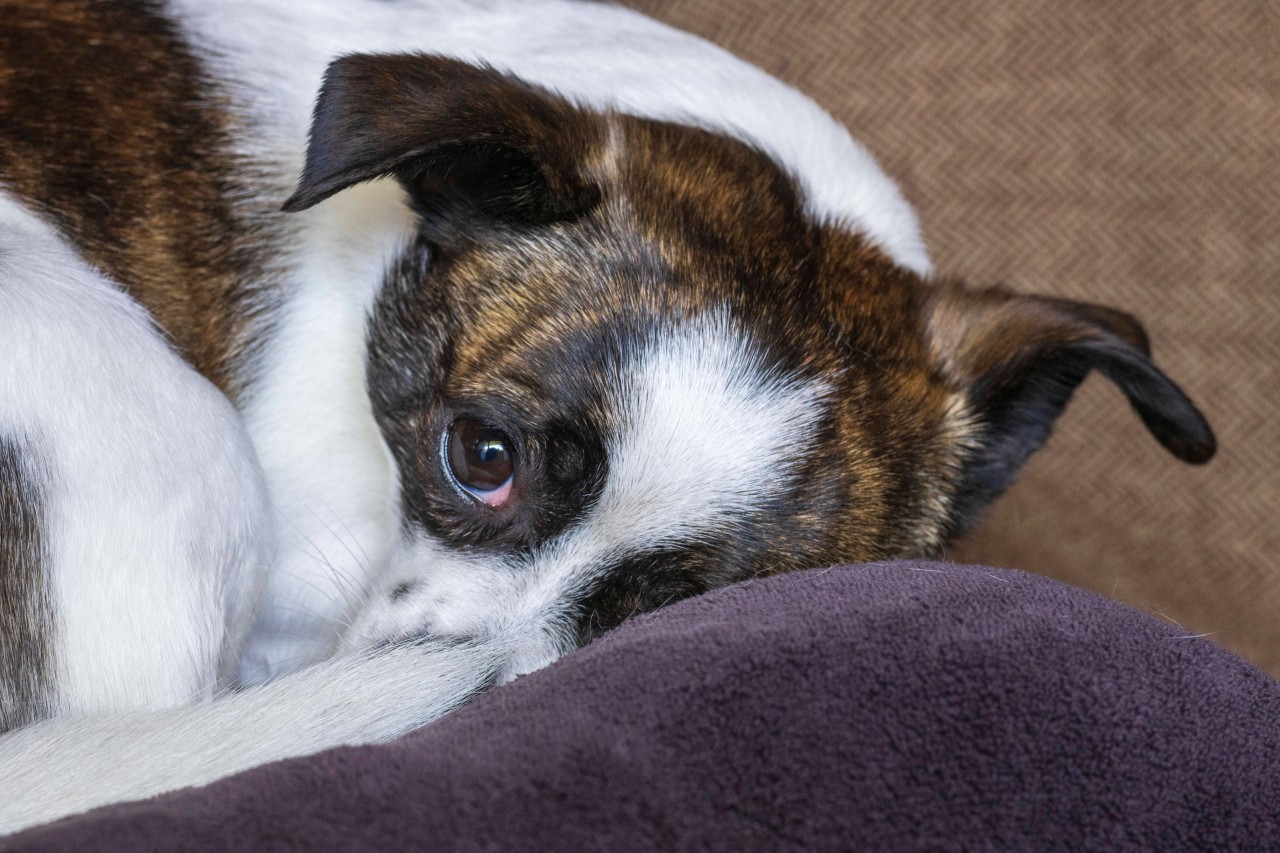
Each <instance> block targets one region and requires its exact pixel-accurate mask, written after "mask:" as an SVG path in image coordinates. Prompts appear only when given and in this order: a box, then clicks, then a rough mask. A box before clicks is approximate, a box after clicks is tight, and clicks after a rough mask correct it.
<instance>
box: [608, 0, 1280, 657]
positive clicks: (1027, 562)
mask: <svg viewBox="0 0 1280 853" xmlns="http://www.w3.org/2000/svg"><path fill="white" fill-rule="evenodd" d="M629 5H632V6H634V7H636V8H638V9H640V10H642V11H644V12H647V13H649V14H651V15H654V16H655V17H658V18H661V19H663V20H666V21H667V22H669V23H671V24H674V25H676V26H678V27H681V28H683V29H687V30H690V31H692V32H695V33H697V34H699V35H702V36H704V37H706V38H709V39H711V40H713V41H715V42H718V43H719V44H721V45H723V46H724V47H726V48H728V49H729V50H731V51H733V52H734V53H737V54H739V55H740V56H743V57H745V58H747V59H749V60H751V61H752V62H754V63H756V64H758V65H760V66H762V67H763V68H765V69H766V70H768V71H770V72H771V73H773V74H776V75H777V76H779V77H781V78H782V79H784V80H786V81H788V82H789V83H791V84H793V85H795V86H796V87H798V88H800V89H802V90H803V91H805V92H808V93H809V94H810V95H812V96H813V97H814V98H815V99H816V100H817V101H818V102H820V103H821V104H822V105H823V106H825V107H826V108H827V109H829V110H830V111H832V112H833V113H834V114H835V115H836V116H837V117H838V118H840V119H841V120H842V121H843V122H845V123H846V124H847V125H848V126H849V127H850V128H851V129H852V130H853V133H854V135H855V136H856V137H857V138H859V139H860V140H862V141H863V142H864V143H865V144H866V145H867V147H868V148H869V149H870V150H871V151H872V153H873V154H875V155H876V157H877V158H878V159H879V160H880V162H881V163H882V164H883V165H884V167H885V168H886V169H887V170H888V172H889V173H890V174H891V175H892V176H893V177H894V178H895V179H896V180H897V181H898V182H899V183H900V185H901V187H902V188H903V191H904V192H905V193H906V195H907V198H908V199H909V200H910V201H911V202H912V203H914V204H915V206H916V209H917V210H918V211H919V213H920V216H921V220H922V222H923V226H924V232H925V238H926V242H927V243H928V245H929V246H930V248H931V250H932V253H933V258H934V261H935V263H936V265H937V267H938V269H939V270H940V271H942V272H946V273H949V274H956V275H961V276H963V277H965V278H967V279H969V280H970V281H976V282H978V281H1004V282H1006V283H1009V284H1011V285H1013V286H1015V287H1018V288H1019V289H1023V290H1036V291H1044V292H1051V293H1055V294H1059V295H1063V296H1068V297H1072V298H1077V299H1086V300H1091V301H1096V302H1104V303H1108V304H1111V305H1115V306H1117V307H1120V308H1124V309H1126V310H1129V311H1131V312H1133V313H1135V314H1137V315H1138V316H1139V317H1141V318H1142V320H1143V321H1144V323H1145V324H1146V326H1147V330H1148V331H1149V332H1150V334H1151V337H1152V341H1153V344H1154V347H1155V355H1156V359H1157V362H1158V363H1159V364H1160V365H1161V366H1162V367H1163V368H1164V369H1165V370H1166V371H1167V372H1169V373H1170V375H1172V376H1173V377H1174V378H1175V380H1177V381H1178V382H1179V383H1180V384H1182V385H1183V387H1184V388H1186V389H1187V391H1188V393H1189V394H1190V395H1191V397H1192V398H1193V399H1194V400H1196V401H1197V403H1199V404H1200V406H1201V408H1202V409H1203V410H1204V411H1205V413H1206V414H1207V415H1208V417H1209V419H1210V421H1211V422H1212V423H1213V425H1214V427H1215V429H1216V431H1217V433H1218V438H1219V444H1220V450H1219V455H1218V456H1217V458H1215V459H1214V460H1213V462H1211V463H1210V464H1209V465H1208V466H1207V467H1205V468H1202V469H1196V468H1191V467H1188V466H1185V465H1182V464H1181V463H1178V462H1177V461H1175V460H1174V459H1173V458H1172V457H1171V456H1169V455H1168V454H1166V453H1165V452H1164V451H1163V450H1162V449H1161V448H1160V447H1159V446H1158V445H1157V444H1156V443H1155V442H1154V441H1153V440H1152V439H1150V438H1149V437H1148V436H1147V435H1146V433H1145V432H1144V430H1143V428H1142V426H1141V424H1140V423H1139V421H1138V419H1137V417H1136V416H1135V415H1134V414H1133V413H1132V412H1131V411H1130V409H1129V407H1128V405H1127V404H1126V403H1125V402H1124V399H1123V397H1122V396H1121V395H1120V394H1119V392H1117V391H1115V390H1114V389H1113V388H1112V387H1111V386H1110V385H1109V384H1108V383H1106V381H1105V380H1103V379H1101V378H1097V377H1095V378H1092V379H1090V380H1089V381H1088V382H1086V384H1085V386H1084V387H1083V388H1082V389H1081V391H1080V392H1079V394H1078V395H1077V397H1076V400H1075V402H1074V403H1073V404H1072V406H1071V407H1070V408H1069V409H1068V411H1067V414H1066V416H1065V417H1064V418H1063V420H1062V421H1061V422H1060V426H1059V428H1058V431H1057V432H1056V433H1055V435H1054V437H1053V439H1052V440H1051V441H1050V443H1049V445H1048V447H1047V448H1046V449H1045V450H1044V451H1042V452H1041V454H1040V455H1039V456H1038V457H1036V458H1035V459H1034V460H1033V461H1032V463H1031V464H1030V465H1029V466H1028V468H1027V470H1026V472H1025V473H1024V475H1023V478H1022V480H1021V482H1020V483H1019V484H1018V485H1017V486H1015V487H1014V489H1013V490H1011V491H1010V492H1009V493H1008V494H1007V495H1006V496H1005V497H1004V498H1003V499H1002V500H1001V501H1000V502H999V503H998V504H997V505H996V506H995V507H994V508H993V509H992V511H991V512H989V513H988V515H987V518H986V520H985V522H984V524H983V525H982V527H981V529H980V530H979V531H977V532H976V533H975V534H974V535H972V536H971V537H969V539H968V540H967V541H965V542H963V543H960V545H959V547H958V548H957V549H956V551H955V553H953V554H951V555H950V556H953V557H958V558H961V559H970V560H981V561H983V562H987V563H999V564H1004V565H1011V566H1017V567H1020V568H1024V569H1027V570H1031V571H1036V572H1040V573H1043V574H1047V575H1050V576H1053V577H1056V578H1060V579H1063V580H1066V581H1070V582H1072V583H1077V584H1081V585H1083V586H1087V587H1090V588H1092V589H1094V590H1097V591H1098V592H1101V593H1103V594H1105V595H1110V596H1113V597H1115V598H1118V599H1120V600H1123V601H1126V602H1129V603H1131V604H1134V605H1137V606H1139V607H1141V608H1143V609H1146V610H1148V611H1150V612H1154V613H1158V614H1160V615H1162V616H1163V617H1165V618H1167V619H1170V620H1174V621H1176V622H1178V623H1179V624H1181V625H1182V626H1184V627H1185V628H1187V629H1188V631H1189V632H1194V633H1210V634H1211V636H1212V637H1213V639H1215V640H1217V641H1218V642H1220V643H1222V644H1224V645H1226V646H1228V647H1229V648H1232V649H1234V650H1236V651H1237V652H1239V653H1241V654H1243V655H1244V656H1245V657H1247V658H1250V659H1251V660H1253V661H1255V662H1257V663H1258V664H1260V665H1262V666H1263V667H1265V668H1267V669H1268V670H1269V671H1270V672H1271V673H1272V674H1274V675H1280V557H1278V555H1280V533H1278V532H1277V529H1278V527H1277V516H1280V464H1278V463H1280V417H1278V415H1280V20H1278V19H1280V6H1277V5H1276V4H1275V3H1273V2H1270V0H1253V2H1244V1H1243V0H1242V1H1241V2H1231V1H1230V0H1186V1H1185V2H1167V0H1141V2H1137V0H1135V2H1126V3H1115V2H1110V0H1079V2H1072V3H1059V2H1048V0H1042V2H1031V0H1027V2H1021V3H1006V2H996V0H989V2H967V3H946V2H940V0H939V2H897V3H872V2H866V0H785V2H784V0H630V2H629Z"/></svg>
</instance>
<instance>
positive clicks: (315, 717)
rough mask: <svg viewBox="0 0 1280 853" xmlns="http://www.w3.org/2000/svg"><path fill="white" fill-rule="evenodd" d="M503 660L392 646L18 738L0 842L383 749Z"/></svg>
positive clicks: (473, 648)
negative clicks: (194, 790) (148, 801)
mask: <svg viewBox="0 0 1280 853" xmlns="http://www.w3.org/2000/svg"><path fill="white" fill-rule="evenodd" d="M502 652H503V649H502V648H500V647H499V644H498V643H497V642H496V641H490V642H475V643H465V644H453V645H435V644H429V643H417V644H411V645H404V646H397V647H392V648H389V649H384V650H380V651H378V652H374V653H371V654H367V655H364V656H348V657H339V658H334V659H331V660H328V661H325V662H324V663H321V664H317V665H316V666H314V667H312V668H310V669H306V670H303V671H301V672H296V673H293V674H292V675H288V676H285V677H283V678H281V679H278V680H276V681H273V682H270V683H268V684H264V685H259V686H256V687H251V688H248V689H246V690H243V691H241V692H239V693H235V694H232V695H229V696H227V697H225V698H221V699H219V700H218V701H217V702H210V703H203V704H199V705H190V706H187V707H182V708H169V709H166V710H163V711H157V712H153V713H132V714H115V715H106V716H94V717H85V718H80V719H73V718H62V719H56V720H49V721H47V722H44V723H40V724H38V725H35V726H29V727H27V728H24V729H19V730H17V731H15V732H11V733H10V734H8V735H5V736H3V737H0V768H3V774H4V780H5V782H4V788H5V791H4V796H0V835H4V834H6V833H10V832H16V831H17V830H19V829H21V828H23V827H26V826H32V825H35V824H39V823H45V822H47V821H50V820H54V819H55V818H59V817H62V816H64V815H69V814H75V813H78V812H82V811H85V810H87V809H91V808H94V807H95V806H101V805H105V804H107V803H111V802H119V801H124V800H134V799H140V798H143V797H149V796H154V795H156V794H160V793H163V792H165V791H172V790H176V789H178V788H184V787H189V786H192V785H204V784H207V783H209V782H213V781H214V780H216V779H220V778H222V777H224V776H229V775H231V774H232V773H236V772H238V771H240V770H245V769H247V768H250V767H254V766H256V765H259V764H263V763H265V762H268V761H277V760H280V759H283V758H291V757H294V756H301V755H308V754H311V753H314V752H318V751H320V750H322V749H327V748H330V747H334V746H340V745H343V744H360V743H372V742H378V741H384V740H388V739H390V738H393V737H396V736H398V735H401V734H404V733H405V732H408V731H412V730H413V729H415V728H418V727H420V726H422V725H425V724H426V723H429V722H431V721H432V720H435V719H437V718H438V717H440V716H442V715H444V714H446V713H448V712H449V711H451V710H453V709H454V708H456V707H458V706H459V705H461V704H463V703H464V702H466V701H467V699H468V698H469V697H470V696H472V695H474V694H475V693H476V692H477V691H479V690H482V689H484V688H485V687H487V686H488V685H489V684H491V683H492V682H493V681H494V678H495V674H496V673H497V672H498V669H499V667H500V665H501V664H502V662H503V661H504V659H505V655H504V654H503V653H502Z"/></svg>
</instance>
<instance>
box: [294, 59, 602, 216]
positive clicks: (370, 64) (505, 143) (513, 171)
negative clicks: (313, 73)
mask: <svg viewBox="0 0 1280 853" xmlns="http://www.w3.org/2000/svg"><path fill="white" fill-rule="evenodd" d="M603 133H604V129H603V122H602V121H601V119H600V118H599V117H598V116H596V115H594V114H591V113H588V112H587V111H585V110H581V109H578V108H577V107H575V106H573V105H572V104H570V103H569V102H568V101H566V100H564V99H563V98H559V97H557V96H555V95H552V94H550V93H549V92H546V91H543V90H541V89H538V88H536V87H534V86H532V85H530V84H528V83H525V82H523V81H522V80H519V79H518V78H515V77H512V76H510V75H507V74H503V73H500V72H498V71H496V70H494V69H493V68H489V67H482V66H477V65H472V64H469V63H466V62H462V61H460V60H455V59H447V58H444V57H439V56H425V55H411V54H389V55H362V54H358V55H352V56H346V57H343V58H341V59H338V60H337V61H335V62H333V63H332V64H331V65H330V66H329V68H328V70H327V71H326V72H325V78H324V85H323V87H322V88H321V90H320V95H319V98H318V100H317V102H316V107H315V114H314V116H313V119H312V125H311V136H310V140H309V143H308V146H307V159H306V165H305V167H304V168H303V172H302V178H301V180H300V182H299V184H298V188H297V191H296V192H295V193H294V194H293V196H292V197H291V198H290V199H289V200H288V201H287V202H285V204H284V209H285V210H286V211H299V210H305V209H307V208H309V207H311V206H312V205H315V204H318V203H319V202H321V201H323V200H324V199H326V198H328V197H329V196H331V195H333V194H334V193H337V192H339V191H341V190H343V189H346V188H347V187H350V186H352V185H354V184H358V183H361V182H364V181H368V180H372V179H374V178H379V177H383V176H394V177H395V178H397V179H398V180H399V181H400V182H401V183H402V184H403V185H404V186H405V188H406V189H407V190H408V191H409V193H410V196H411V197H412V199H413V202H414V205H415V207H416V208H417V209H418V211H419V213H421V214H422V215H423V217H424V219H425V220H427V221H428V222H430V221H432V220H437V221H438V220H446V221H447V220H456V219H457V218H459V217H460V216H469V217H479V218H481V219H483V220H485V221H489V222H500V223H507V224H521V225H527V224H541V223H546V222H550V221H554V220H557V219H562V218H571V217H573V216H575V215H577V214H578V213H580V212H582V211H584V210H586V209H587V208H589V207H590V206H591V205H593V204H594V203H595V202H596V201H597V200H598V198H599V195H600V191H599V189H598V188H597V187H596V186H595V185H594V184H593V183H592V182H591V181H590V180H589V179H588V177H587V176H586V175H585V174H584V171H583V167H584V164H585V163H586V162H587V160H588V158H589V156H590V154H591V151H592V149H593V148H595V146H596V145H597V144H598V143H599V142H600V141H601V139H602V138H603Z"/></svg>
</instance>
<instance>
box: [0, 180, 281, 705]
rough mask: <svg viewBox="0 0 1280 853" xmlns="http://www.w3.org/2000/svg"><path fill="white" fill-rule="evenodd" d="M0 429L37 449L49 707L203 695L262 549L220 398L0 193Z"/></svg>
mask: <svg viewBox="0 0 1280 853" xmlns="http://www.w3.org/2000/svg"><path fill="white" fill-rule="evenodd" d="M0 433H11V434H18V435H26V436H31V437H34V438H35V439H36V440H37V441H38V443H39V445H40V447H41V449H42V452H43V453H44V454H45V456H46V467H47V468H48V469H49V472H50V477H51V480H52V481H51V482H49V483H48V484H46V486H47V490H46V492H45V498H46V520H47V525H48V529H47V531H46V535H47V539H48V542H49V549H50V552H51V554H50V563H49V565H48V566H46V567H45V569H46V571H47V572H49V573H50V580H51V588H52V592H53V598H54V606H55V609H56V611H57V614H58V624H57V626H56V627H55V637H56V641H55V644H54V663H55V668H56V680H57V683H56V684H55V685H54V686H53V693H54V695H55V702H54V708H55V710H56V711H58V712H62V713H83V712H86V711H95V710H109V709H116V708H123V707H135V706H141V705H147V706H151V705H166V704H174V703H181V702H187V701H190V700H191V699H193V698H195V697H197V696H201V695H209V693H210V692H211V691H212V689H213V687H214V685H215V682H216V680H217V678H218V675H219V671H220V669H225V667H227V666H228V664H232V663H234V660H233V659H230V658H231V656H232V655H233V654H234V646H236V645H238V643H239V642H240V640H241V638H242V636H243V635H244V634H245V633H246V631H247V628H248V618H249V617H250V616H251V615H252V612H253V609H254V607H255V605H256V603H257V599H258V592H259V581H260V579H261V577H262V576H263V570H264V569H265V566H266V564H267V563H268V562H269V560H270V559H271V535H270V529H269V527H268V526H267V525H266V524H264V521H265V520H266V519H265V515H266V513H267V508H266V507H267V503H266V494H265V490H264V488H263V485H262V482H261V477H260V473H259V471H258V469H257V466H256V463H255V460H254V455H253V450H252V448H251V446H250V444H249V441H248V438H247V437H246V436H245V434H244V432H243V429H242V428H241V426H240V421H239V418H238V417H237V415H236V413H235V412H234V410H233V409H232V408H231V405H230V404H229V403H228V402H227V400H226V399H225V398H224V397H223V396H222V395H221V394H220V393H219V392H218V391H217V389H215V388H214V387H213V386H212V385H211V384H210V383H209V382H208V381H206V380H205V379H204V378H202V377H201V376H200V375H199V374H197V373H196V372H195V371H194V370H193V369H192V368H191V367H190V366H188V365H187V364H186V363H185V362H183V361H182V360H181V359H180V358H179V357H178V356H177V355H176V354H175V353H174V352H173V351H172V350H171V349H169V347H168V345H167V344H166V343H165V342H164V339H163V337H162V335H161V334H160V333H159V332H158V331H157V330H156V328H155V327H154V326H153V325H152V323H151V320H150V317H149V316H148V315H147V314H146V312H145V311H144V310H143V309H142V308H141V307H140V306H139V305H138V304H137V303H135V302H134V301H133V300H132V299H130V298H129V297H128V296H127V295H125V294H124V293H123V292H121V291H120V290H118V289H117V288H116V287H115V286H114V285H113V284H112V283H111V282H109V281H108V280H107V279H106V278H104V277H103V276H102V275H101V274H99V273H98V272H96V271H94V270H93V269H91V268H89V267H88V266H87V265H86V264H85V263H84V262H83V261H82V260H80V258H79V257H78V256H77V255H76V254H75V253H74V252H73V251H72V250H71V249H70V248H69V247H68V246H67V245H66V244H65V243H64V242H63V241H62V240H61V238H60V237H59V236H58V235H57V234H56V233H55V232H54V231H53V229H52V228H49V227H48V226H46V225H45V224H44V223H42V222H40V221H39V220H37V219H36V218H35V217H33V216H31V215H30V214H29V213H27V212H26V211H25V209H23V208H22V207H21V206H19V205H18V204H17V203H16V202H14V201H13V200H12V199H10V198H8V197H7V196H6V195H5V194H3V193H0Z"/></svg>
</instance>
